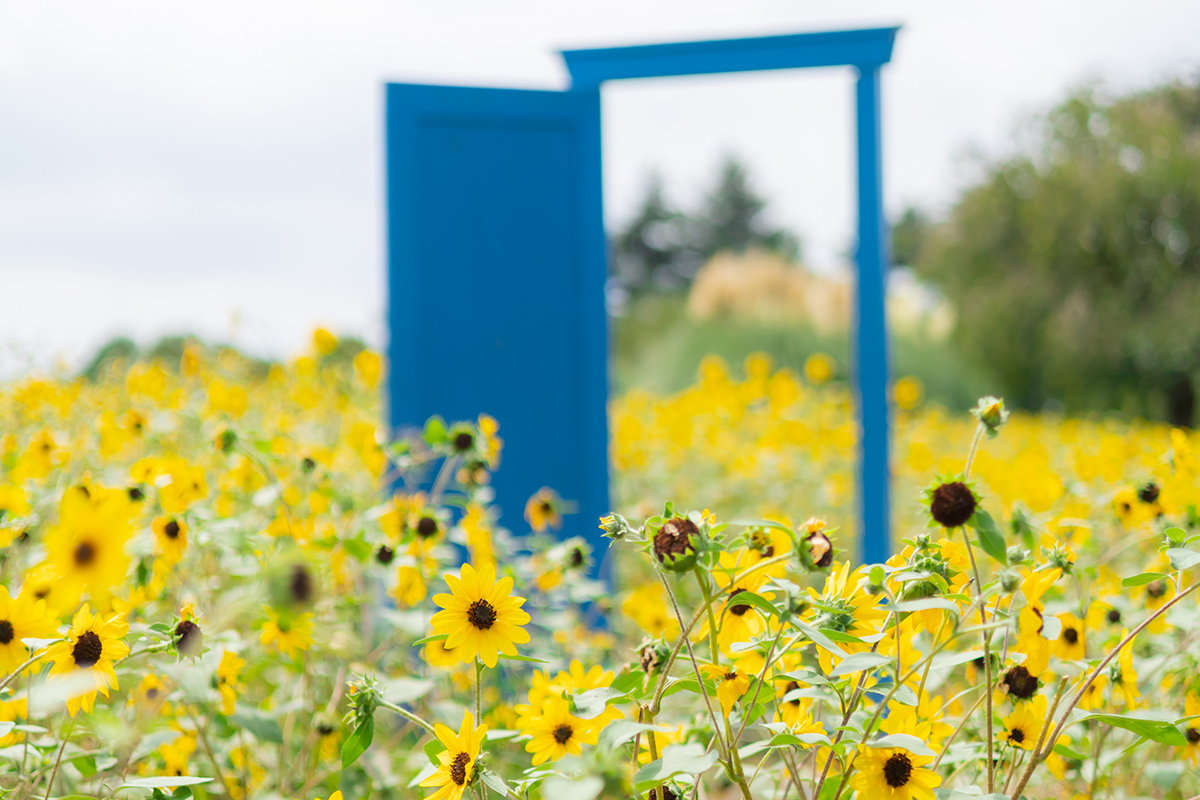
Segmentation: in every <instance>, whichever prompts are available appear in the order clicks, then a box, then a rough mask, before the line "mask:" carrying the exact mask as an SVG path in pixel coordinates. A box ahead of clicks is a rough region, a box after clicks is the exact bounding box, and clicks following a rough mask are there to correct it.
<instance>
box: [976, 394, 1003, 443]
mask: <svg viewBox="0 0 1200 800" xmlns="http://www.w3.org/2000/svg"><path fill="white" fill-rule="evenodd" d="M971 413H972V414H974V415H975V418H976V419H977V420H979V422H980V424H982V425H984V426H985V427H986V428H987V432H988V436H989V437H993V436H995V435H996V432H997V431H998V430H999V429H1000V426H1001V425H1003V424H1004V423H1005V422H1006V421H1007V420H1008V411H1007V410H1006V409H1005V408H1004V400H1003V399H1001V398H999V397H992V396H991V395H988V396H987V397H981V398H979V403H978V404H977V405H976V406H975V407H974V408H973V409H971Z"/></svg>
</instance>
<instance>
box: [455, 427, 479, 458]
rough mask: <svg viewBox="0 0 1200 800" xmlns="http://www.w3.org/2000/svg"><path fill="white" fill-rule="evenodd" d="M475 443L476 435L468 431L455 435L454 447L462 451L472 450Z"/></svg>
mask: <svg viewBox="0 0 1200 800" xmlns="http://www.w3.org/2000/svg"><path fill="white" fill-rule="evenodd" d="M473 444H475V437H474V436H472V435H471V434H469V433H467V432H466V431H463V432H462V433H460V434H458V435H457V436H455V437H454V449H455V450H457V451H458V452H460V453H461V452H462V451H464V450H470V449H471V445H473Z"/></svg>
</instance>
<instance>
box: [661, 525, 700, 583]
mask: <svg viewBox="0 0 1200 800" xmlns="http://www.w3.org/2000/svg"><path fill="white" fill-rule="evenodd" d="M699 537H700V529H699V528H698V527H696V523H694V522H692V521H691V520H690V519H688V518H687V517H672V518H671V519H669V520H667V521H666V522H664V523H663V526H662V528H660V529H659V531H658V533H656V534H654V556H655V558H657V559H658V562H659V563H660V564H662V565H663V566H664V567H665V568H666V569H669V570H671V571H672V572H687V571H688V570H690V569H691V568H692V567H694V566H695V565H696V544H697V541H698V539H699Z"/></svg>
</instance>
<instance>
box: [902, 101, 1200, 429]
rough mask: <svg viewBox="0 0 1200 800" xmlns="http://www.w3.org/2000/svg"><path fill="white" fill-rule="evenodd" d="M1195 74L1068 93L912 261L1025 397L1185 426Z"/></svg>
mask: <svg viewBox="0 0 1200 800" xmlns="http://www.w3.org/2000/svg"><path fill="white" fill-rule="evenodd" d="M1197 175H1200V86H1198V85H1197V84H1195V83H1187V82H1174V83H1171V84H1169V85H1166V86H1161V87H1158V88H1155V89H1152V90H1149V91H1145V92H1141V93H1137V94H1133V95H1130V96H1127V97H1124V98H1121V99H1118V100H1115V101H1112V102H1102V101H1101V100H1099V99H1098V98H1097V95H1096V92H1095V91H1094V90H1093V89H1091V88H1084V89H1082V90H1080V91H1077V92H1076V93H1074V94H1073V95H1072V96H1071V97H1069V98H1068V99H1067V100H1066V101H1065V102H1064V103H1062V104H1061V105H1059V106H1058V107H1056V108H1054V109H1053V110H1052V111H1050V112H1049V113H1048V114H1047V115H1046V116H1045V117H1044V119H1043V120H1042V121H1041V123H1040V125H1039V126H1038V127H1037V128H1036V129H1035V143H1034V146H1033V147H1032V148H1031V152H1026V153H1019V154H1017V155H1014V156H1011V157H1009V158H1007V159H1003V160H999V161H996V162H994V163H991V164H990V165H987V170H986V174H985V177H984V178H983V179H982V180H981V181H980V182H979V183H978V184H977V185H975V186H973V187H971V188H969V189H968V190H967V191H966V192H964V193H963V195H962V196H961V198H960V199H959V201H958V203H957V205H956V206H955V207H954V208H953V210H952V211H951V213H950V215H949V218H948V219H947V220H946V221H945V222H944V223H942V224H941V225H939V226H938V227H937V228H936V229H935V230H934V231H933V232H932V233H931V236H930V240H929V241H928V243H927V246H925V247H924V248H923V249H922V251H921V255H920V257H919V259H918V263H917V264H916V267H917V270H918V273H919V274H920V275H922V276H924V277H925V278H927V279H928V280H930V281H932V282H933V283H935V284H936V285H937V286H939V287H940V288H941V290H942V291H943V292H944V293H945V294H946V296H947V297H948V298H949V300H950V302H951V303H952V304H953V306H954V307H955V310H956V316H957V339H958V341H959V343H960V345H961V346H962V348H963V350H964V351H965V354H966V355H968V357H973V358H975V359H977V360H979V361H981V362H982V365H983V366H985V367H986V368H987V369H988V370H990V371H991V372H992V373H993V374H994V375H995V376H996V377H997V378H998V379H999V381H1000V384H1001V387H1000V388H1002V389H1003V390H1004V391H1005V392H1006V393H1007V394H1008V399H1009V400H1010V401H1011V402H1014V403H1015V404H1017V405H1021V406H1024V407H1027V408H1039V407H1041V406H1043V405H1044V404H1046V403H1047V402H1050V401H1055V400H1057V401H1060V402H1061V403H1062V404H1063V405H1064V406H1065V408H1066V409H1067V410H1069V411H1082V410H1087V409H1108V408H1117V409H1121V410H1124V411H1127V412H1129V413H1136V414H1145V415H1150V416H1158V417H1163V418H1166V419H1168V420H1169V421H1171V422H1172V423H1174V424H1179V425H1190V424H1191V422H1192V420H1193V418H1194V416H1195V389H1194V380H1195V378H1196V369H1197V365H1198V364H1200V313H1197V309H1200V249H1198V247H1197V245H1198V244H1200V181H1197V180H1196V176H1197Z"/></svg>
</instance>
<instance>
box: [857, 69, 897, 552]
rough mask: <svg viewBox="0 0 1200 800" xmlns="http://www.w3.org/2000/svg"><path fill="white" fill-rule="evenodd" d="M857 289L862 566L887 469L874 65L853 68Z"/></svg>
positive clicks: (883, 525) (878, 527) (880, 539)
mask: <svg viewBox="0 0 1200 800" xmlns="http://www.w3.org/2000/svg"><path fill="white" fill-rule="evenodd" d="M856 94H857V109H858V256H857V259H858V292H857V302H856V306H855V316H856V319H855V339H854V350H855V358H854V381H855V387H856V389H857V392H858V418H859V425H860V430H859V436H860V438H859V461H858V486H859V491H858V519H859V525H860V526H861V530H860V531H859V537H860V541H861V542H862V559H863V563H866V564H870V563H874V562H880V561H885V560H887V557H888V555H889V554H890V553H891V541H890V535H889V522H890V517H889V510H890V508H889V507H890V503H889V500H890V493H891V485H890V469H889V464H890V462H889V457H890V452H889V451H890V447H889V437H888V427H889V413H888V377H889V373H890V370H889V366H890V361H889V358H888V331H887V309H886V306H885V304H884V290H885V284H886V281H887V268H888V255H887V248H888V243H887V242H888V239H887V224H886V222H885V221H884V217H883V165H882V147H881V142H880V138H881V137H880V119H879V66H878V65H871V66H869V67H859V76H858V85H857V92H856Z"/></svg>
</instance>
